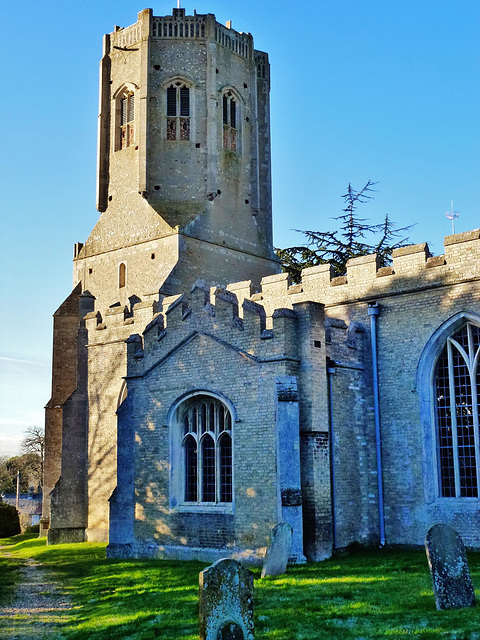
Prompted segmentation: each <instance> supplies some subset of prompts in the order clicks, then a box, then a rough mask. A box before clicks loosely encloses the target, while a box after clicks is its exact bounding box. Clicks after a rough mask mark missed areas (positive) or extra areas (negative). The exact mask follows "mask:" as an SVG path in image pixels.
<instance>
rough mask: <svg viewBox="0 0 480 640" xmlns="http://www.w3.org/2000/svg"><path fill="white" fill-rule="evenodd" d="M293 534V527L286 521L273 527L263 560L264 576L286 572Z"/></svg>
mask: <svg viewBox="0 0 480 640" xmlns="http://www.w3.org/2000/svg"><path fill="white" fill-rule="evenodd" d="M292 536H293V529H292V527H291V526H290V525H289V524H287V523H286V522H281V523H280V524H277V526H276V527H274V528H273V529H272V531H271V532H270V544H269V546H268V549H267V553H266V554H265V559H264V561H263V569H262V578H264V577H265V576H280V575H281V574H282V573H285V571H286V569H287V563H288V558H289V556H290V550H291V548H292Z"/></svg>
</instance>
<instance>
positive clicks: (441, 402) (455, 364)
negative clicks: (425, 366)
mask: <svg viewBox="0 0 480 640" xmlns="http://www.w3.org/2000/svg"><path fill="white" fill-rule="evenodd" d="M479 360H480V327H479V326H477V325H476V324H473V323H471V322H468V323H466V324H464V325H463V326H462V327H461V329H459V330H457V331H456V332H455V333H454V334H453V335H452V336H450V337H449V338H447V341H446V344H445V346H444V348H443V350H442V352H441V353H440V357H439V358H438V360H437V363H436V366H435V377H434V385H435V386H434V391H435V418H436V437H437V464H438V475H439V495H440V496H442V497H444V498H455V497H456V498H460V497H463V498H477V497H478V495H479V481H480V473H479V467H480V456H479V452H480V450H479V444H480V443H479V422H478V414H479V401H480V367H479Z"/></svg>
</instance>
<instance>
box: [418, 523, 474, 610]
mask: <svg viewBox="0 0 480 640" xmlns="http://www.w3.org/2000/svg"><path fill="white" fill-rule="evenodd" d="M425 548H426V550H427V558H428V564H429V566H430V573H431V574H432V581H433V592H434V594H435V603H436V605H437V609H461V608H463V607H473V605H474V604H475V592H474V590H473V585H472V579H471V577H470V571H469V568H468V561H467V555H466V553H465V546H464V544H463V540H462V538H461V537H460V536H459V535H458V533H457V532H456V531H455V529H452V527H449V526H448V525H446V524H436V525H434V526H433V527H432V528H431V529H429V531H428V533H427V537H426V538H425Z"/></svg>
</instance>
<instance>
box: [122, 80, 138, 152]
mask: <svg viewBox="0 0 480 640" xmlns="http://www.w3.org/2000/svg"><path fill="white" fill-rule="evenodd" d="M134 123H135V94H134V93H133V91H126V92H124V93H123V94H122V95H121V97H120V149H124V148H125V147H130V146H131V145H132V144H133V143H134V140H135V126H134Z"/></svg>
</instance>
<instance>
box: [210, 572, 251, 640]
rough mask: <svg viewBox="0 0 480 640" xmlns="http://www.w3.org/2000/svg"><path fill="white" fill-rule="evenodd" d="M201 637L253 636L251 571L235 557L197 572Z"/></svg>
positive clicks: (232, 639) (230, 639)
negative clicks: (198, 573)
mask: <svg viewBox="0 0 480 640" xmlns="http://www.w3.org/2000/svg"><path fill="white" fill-rule="evenodd" d="M199 578H200V597H199V616H200V620H199V622H200V640H253V637H254V636H253V574H252V572H251V571H249V570H248V569H245V568H244V567H242V565H241V564H240V563H238V562H237V561H236V560H228V559H227V560H217V562H214V563H213V564H212V566H211V567H208V568H207V569H205V571H202V572H201V573H200V576H199Z"/></svg>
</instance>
